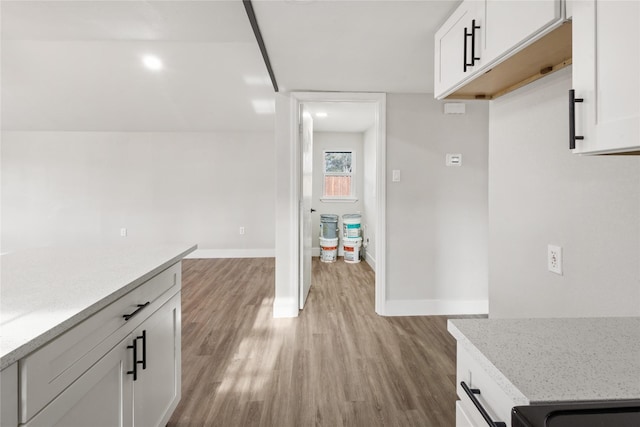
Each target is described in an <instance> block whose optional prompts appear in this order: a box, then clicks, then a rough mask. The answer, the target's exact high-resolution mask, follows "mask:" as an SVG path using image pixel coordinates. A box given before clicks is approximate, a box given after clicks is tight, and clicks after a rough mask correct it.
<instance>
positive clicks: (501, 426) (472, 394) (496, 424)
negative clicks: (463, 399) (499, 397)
mask: <svg viewBox="0 0 640 427" xmlns="http://www.w3.org/2000/svg"><path fill="white" fill-rule="evenodd" d="M460 386H461V387H462V389H463V390H464V392H465V393H467V396H469V399H471V402H473V404H474V406H475V407H476V409H477V410H478V412H480V415H482V418H484V420H485V421H486V422H487V425H489V426H491V427H507V425H506V424H505V423H503V422H502V421H493V420H492V419H491V416H490V415H489V414H488V413H487V410H486V409H484V407H483V406H482V404H481V403H480V401H479V400H478V399H477V398H476V394H480V390H479V389H477V388H469V386H468V385H467V384H466V383H465V382H464V381H461V382H460Z"/></svg>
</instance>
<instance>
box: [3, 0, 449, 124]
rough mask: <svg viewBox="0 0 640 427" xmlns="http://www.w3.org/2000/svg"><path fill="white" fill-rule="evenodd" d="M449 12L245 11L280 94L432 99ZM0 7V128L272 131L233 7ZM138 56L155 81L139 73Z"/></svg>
mask: <svg viewBox="0 0 640 427" xmlns="http://www.w3.org/2000/svg"><path fill="white" fill-rule="evenodd" d="M458 2H459V0H448V1H427V0H423V1H399V0H383V1H325V0H323V1H320V0H318V1H313V0H312V1H309V0H301V1H292V0H275V1H266V0H265V1H261V0H258V1H256V0H254V1H253V5H254V8H255V11H256V16H257V19H258V22H259V25H260V28H261V30H262V34H263V38H264V40H265V44H266V46H267V50H268V53H269V56H270V58H271V62H272V65H273V68H274V71H275V75H276V78H277V81H278V84H279V85H280V90H281V91H290V90H324V91H376V92H430V91H431V90H432V80H433V78H432V68H433V66H432V57H433V33H434V31H435V28H436V27H437V26H438V25H439V24H440V23H441V22H442V21H443V20H444V19H445V18H446V16H447V15H448V14H449V13H450V12H451V11H452V10H453V8H454V7H455V5H456V4H457V3H458ZM0 7H1V37H2V46H1V47H2V52H1V55H2V57H1V60H2V62H1V65H2V70H1V71H2V83H1V102H2V128H3V130H54V131H57V130H74V131H218V130H224V131H235V130H248V131H253V130H270V129H273V126H274V115H273V108H274V97H275V94H274V92H273V88H272V86H271V83H270V81H269V78H268V74H267V71H266V68H265V66H264V62H263V60H262V57H261V55H260V51H259V48H258V45H257V43H256V40H255V37H254V35H253V32H252V30H251V26H250V24H249V20H248V19H247V15H246V13H245V10H244V7H243V4H242V0H218V1H184V0H176V1H138V0H126V1H55V0H47V1H8V0H3V1H2V2H1V4H0ZM145 54H153V55H156V56H157V57H159V58H160V59H161V60H162V61H163V63H164V69H163V70H161V71H159V72H152V71H150V70H147V69H145V68H144V67H143V66H142V64H141V59H142V56H143V55H145ZM356 121H357V120H356V119H353V120H351V125H350V126H352V127H354V126H355V125H354V123H356ZM329 122H330V120H329V121H327V123H329ZM318 126H322V125H320V122H319V121H317V122H316V129H318ZM332 126H334V127H335V126H338V125H332ZM343 126H346V125H345V124H343ZM360 126H363V125H360ZM354 128H355V127H354ZM332 130H336V129H332Z"/></svg>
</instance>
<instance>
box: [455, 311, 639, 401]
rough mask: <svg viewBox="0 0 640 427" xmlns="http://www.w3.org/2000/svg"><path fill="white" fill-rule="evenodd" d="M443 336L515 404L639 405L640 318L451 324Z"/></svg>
mask: <svg viewBox="0 0 640 427" xmlns="http://www.w3.org/2000/svg"><path fill="white" fill-rule="evenodd" d="M448 330H449V332H450V333H451V335H453V336H454V337H455V338H456V339H457V340H458V343H459V344H460V345H462V346H464V347H465V348H466V349H467V350H468V351H469V353H471V354H472V356H473V357H474V358H475V359H476V360H477V361H478V362H479V363H481V364H482V365H483V366H484V367H485V369H486V370H487V372H489V373H490V374H491V375H492V376H493V378H494V380H495V381H496V382H497V383H499V384H501V386H502V388H503V389H504V390H505V391H506V392H507V393H508V394H509V395H510V396H511V397H512V398H513V399H514V400H515V401H521V400H522V398H523V397H524V398H525V399H526V400H528V402H529V403H532V404H533V403H542V402H557V401H585V400H620V399H640V317H613V318H611V317H610V318H578V319H452V320H449V322H448Z"/></svg>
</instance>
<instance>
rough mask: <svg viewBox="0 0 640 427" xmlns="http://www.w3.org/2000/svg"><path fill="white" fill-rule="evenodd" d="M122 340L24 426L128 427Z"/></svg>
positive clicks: (126, 357)
mask: <svg viewBox="0 0 640 427" xmlns="http://www.w3.org/2000/svg"><path fill="white" fill-rule="evenodd" d="M129 359H130V357H129V352H128V349H127V346H126V343H125V342H124V341H123V342H122V343H120V344H118V345H117V346H116V347H115V348H114V349H113V350H111V351H110V352H109V353H107V354H106V355H105V356H104V357H103V358H102V359H100V360H99V361H98V363H96V364H95V365H94V366H93V367H92V368H91V369H89V370H88V371H87V372H85V373H84V374H83V375H82V376H81V377H80V378H78V379H77V380H76V381H75V382H74V383H73V384H71V386H70V387H69V388H67V389H66V390H65V391H64V392H63V393H61V394H60V395H59V396H58V397H56V398H55V399H54V400H53V401H52V402H51V403H49V404H48V405H47V406H45V407H44V409H43V410H42V411H40V412H39V413H38V414H37V415H36V416H35V417H33V418H32V419H31V420H30V421H29V422H28V423H26V424H25V426H26V427H40V426H60V427H76V426H77V427H84V426H95V427H101V426H104V427H111V426H119V427H130V426H131V425H132V424H131V421H132V420H131V403H132V390H133V387H132V386H133V384H132V382H131V381H127V380H126V375H127V369H128V365H129V364H130V362H129Z"/></svg>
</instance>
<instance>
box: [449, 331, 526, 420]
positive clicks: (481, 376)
mask: <svg viewBox="0 0 640 427" xmlns="http://www.w3.org/2000/svg"><path fill="white" fill-rule="evenodd" d="M463 382H464V384H465V386H466V387H467V388H468V389H469V392H470V393H471V394H472V395H473V399H475V400H477V402H478V403H479V405H480V406H481V407H482V409H483V410H484V411H485V412H486V415H487V416H488V417H489V418H490V419H491V420H492V421H493V422H495V423H496V424H497V423H499V422H502V423H504V424H498V425H505V426H507V427H510V426H511V409H512V408H513V407H514V406H517V405H518V403H516V402H515V401H514V400H513V399H512V398H511V397H510V396H509V395H508V394H507V393H506V392H505V391H504V390H503V389H502V387H501V386H500V385H499V384H498V383H497V382H496V381H495V380H494V379H493V377H492V376H491V375H490V374H489V373H488V372H487V370H486V369H485V368H484V367H483V366H482V364H481V363H479V362H478V361H477V360H476V359H475V358H474V357H473V356H472V355H471V354H470V353H469V351H468V350H467V349H466V348H465V347H464V346H463V345H461V344H460V342H458V347H457V363H456V392H457V395H458V399H459V400H458V401H457V402H456V427H485V426H487V425H488V422H487V421H486V420H485V419H484V418H483V415H482V414H481V412H480V410H479V409H478V408H477V407H476V405H475V404H474V402H473V401H472V397H470V396H469V393H467V392H466V391H465V390H464V388H463V386H462V385H461V383H463Z"/></svg>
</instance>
